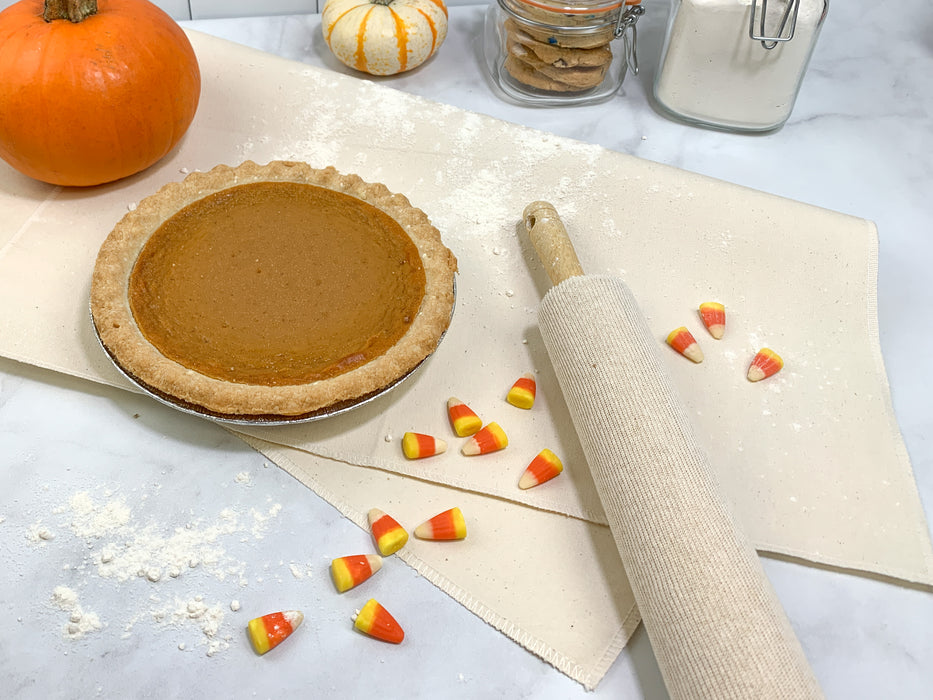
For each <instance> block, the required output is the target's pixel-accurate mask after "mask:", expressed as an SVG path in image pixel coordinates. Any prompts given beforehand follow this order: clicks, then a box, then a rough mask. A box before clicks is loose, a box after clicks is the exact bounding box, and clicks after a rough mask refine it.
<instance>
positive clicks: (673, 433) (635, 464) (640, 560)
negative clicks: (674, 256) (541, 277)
mask: <svg viewBox="0 0 933 700" xmlns="http://www.w3.org/2000/svg"><path fill="white" fill-rule="evenodd" d="M523 220H524V226H525V229H526V231H527V232H528V235H529V237H530V239H531V242H532V245H533V246H534V248H535V251H536V252H537V255H538V257H539V259H540V260H541V262H542V264H543V265H544V267H545V269H546V271H547V273H548V276H549V277H550V279H551V282H552V284H553V285H554V286H553V287H552V288H551V289H550V290H548V292H547V293H546V294H545V296H544V299H543V300H542V302H541V306H540V309H539V312H538V322H539V326H540V329H541V335H542V337H543V338H544V344H545V346H546V348H547V352H548V355H549V357H550V359H551V362H552V364H553V365H554V370H555V373H556V375H557V378H558V381H559V383H560V386H561V391H562V392H563V395H564V399H565V401H566V403H567V406H568V408H569V410H570V414H571V417H572V419H573V423H574V427H575V428H576V431H577V435H578V436H579V438H580V443H581V445H582V446H583V451H584V453H585V455H586V459H587V462H588V464H589V467H590V471H591V472H592V475H593V480H594V482H595V484H596V488H597V491H598V492H599V495H600V498H601V500H602V504H603V508H604V510H605V511H606V516H607V519H608V521H609V526H610V529H611V531H612V535H613V538H614V539H615V542H616V546H617V547H618V550H619V555H620V556H621V558H622V563H623V565H624V567H625V571H626V574H627V575H628V578H629V582H630V584H631V587H632V591H633V593H634V597H635V601H636V603H637V605H638V608H639V611H640V613H641V616H642V621H643V622H644V625H645V629H646V631H647V633H648V637H649V639H650V640H651V645H652V648H653V649H654V653H655V656H656V657H657V661H658V666H659V667H660V670H661V674H662V676H663V678H664V682H665V685H666V686H667V690H668V692H669V694H670V696H671V697H672V698H675V700H677V699H680V698H716V699H717V700H719V699H727V698H743V699H745V698H748V699H754V700H761V699H764V698H820V697H822V696H823V695H822V691H821V690H820V687H819V684H818V683H817V680H816V678H815V676H814V674H813V671H812V669H811V668H810V665H809V663H808V662H807V659H806V657H805V655H804V653H803V649H802V648H801V646H800V642H799V640H798V639H797V637H796V635H795V634H794V631H793V629H792V628H791V626H790V622H789V621H788V619H787V616H786V614H785V612H784V610H783V608H782V607H781V604H780V601H779V600H778V599H777V596H776V595H775V593H774V591H773V589H772V587H771V585H770V582H769V581H768V579H767V577H766V576H765V574H764V571H763V569H762V567H761V562H760V561H759V559H758V555H757V553H756V552H755V549H754V547H753V546H752V544H751V542H749V540H748V539H747V538H746V536H745V535H744V533H743V532H742V530H741V529H740V528H739V526H738V524H737V523H736V520H735V518H734V516H733V514H732V512H731V510H730V508H729V507H728V505H727V503H726V502H725V500H724V499H723V498H722V496H721V494H720V493H719V489H718V487H717V484H716V482H715V478H714V476H713V471H712V468H711V465H710V462H709V458H708V456H707V455H706V453H705V451H704V450H703V448H702V447H701V446H700V444H699V442H698V441H697V438H696V435H695V431H694V429H693V426H692V425H691V422H690V419H689V417H688V415H687V411H686V408H685V407H684V404H683V402H682V401H681V400H680V398H679V397H678V396H677V392H676V390H675V388H674V385H673V382H672V380H671V379H670V377H669V375H668V372H667V370H666V368H665V367H664V364H663V361H662V359H661V357H660V354H659V353H658V348H659V342H658V341H657V339H655V338H654V337H653V336H652V334H651V331H650V329H649V328H648V325H647V323H646V322H645V320H644V317H643V316H642V314H641V311H640V309H639V307H638V304H637V302H636V301H635V298H634V297H633V295H632V293H631V291H630V290H629V289H628V287H627V286H626V285H625V284H624V283H623V282H622V281H621V280H619V279H616V278H613V277H608V276H595V275H594V276H588V275H585V274H584V272H583V269H582V267H581V265H580V262H579V260H578V258H577V255H576V252H575V251H574V248H573V244H572V243H571V241H570V238H569V236H568V235H567V231H566V229H565V228H564V225H563V223H562V222H561V219H560V217H559V216H558V214H557V211H556V210H555V209H554V207H553V206H552V205H550V204H548V203H547V202H533V203H532V204H529V205H528V206H527V207H526V208H525V211H524V215H523Z"/></svg>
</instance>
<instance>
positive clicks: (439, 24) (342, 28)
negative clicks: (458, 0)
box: [321, 0, 447, 75]
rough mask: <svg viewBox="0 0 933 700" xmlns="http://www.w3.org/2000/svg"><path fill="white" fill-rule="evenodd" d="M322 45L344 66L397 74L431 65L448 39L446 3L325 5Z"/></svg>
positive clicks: (349, 0)
mask: <svg viewBox="0 0 933 700" xmlns="http://www.w3.org/2000/svg"><path fill="white" fill-rule="evenodd" d="M321 27H322V30H323V32H324V40H325V41H326V42H327V45H328V46H329V47H330V50H331V51H333V53H334V55H335V56H336V57H337V58H338V59H339V60H340V61H341V62H342V63H344V64H345V65H347V66H349V67H350V68H355V69H356V70H358V71H362V72H364V73H369V74H371V75H395V74H396V73H402V72H403V71H407V70H411V69H412V68H416V67H418V66H420V65H421V64H422V63H424V62H425V61H426V60H428V59H429V58H430V57H431V56H432V55H434V52H435V51H437V49H438V47H440V45H441V44H442V43H443V41H444V39H445V38H446V37H447V7H446V6H445V5H444V2H443V0H327V2H325V3H324V11H323V13H322V15H321Z"/></svg>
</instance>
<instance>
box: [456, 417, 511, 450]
mask: <svg viewBox="0 0 933 700" xmlns="http://www.w3.org/2000/svg"><path fill="white" fill-rule="evenodd" d="M508 444H509V438H508V436H506V434H505V431H504V430H503V429H502V428H500V427H499V424H498V423H490V424H489V425H487V426H486V427H485V428H483V429H482V430H480V431H479V432H478V433H476V435H474V436H473V437H471V438H470V439H469V440H468V441H467V442H466V443H465V444H464V445H463V447H461V448H460V451H461V452H462V453H463V454H465V455H466V456H467V457H473V456H474V455H485V454H489V453H490V452H496V451H497V450H503V449H505V448H506V447H507V446H508Z"/></svg>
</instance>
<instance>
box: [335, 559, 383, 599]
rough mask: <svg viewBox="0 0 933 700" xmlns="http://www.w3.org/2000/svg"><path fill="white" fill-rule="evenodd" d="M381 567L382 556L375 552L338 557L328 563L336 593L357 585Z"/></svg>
mask: <svg viewBox="0 0 933 700" xmlns="http://www.w3.org/2000/svg"><path fill="white" fill-rule="evenodd" d="M381 568H382V557H380V556H378V555H376V554H355V555H353V556H349V557H338V558H337V559H334V560H333V561H332V562H331V563H330V575H331V577H332V578H333V579H334V585H335V586H336V587H337V592H338V593H343V592H344V591H349V590H350V589H351V588H354V587H355V586H359V585H360V584H361V583H363V581H365V580H366V579H368V578H369V577H370V576H372V575H373V574H374V573H376V572H377V571H379V569H381Z"/></svg>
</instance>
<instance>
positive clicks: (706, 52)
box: [654, 0, 829, 131]
mask: <svg viewBox="0 0 933 700" xmlns="http://www.w3.org/2000/svg"><path fill="white" fill-rule="evenodd" d="M828 6H829V0H672V7H671V16H670V20H669V22H668V27H667V35H666V37H665V40H664V48H663V50H662V52H661V64H660V67H659V69H658V73H657V76H656V79H655V84H654V97H655V100H656V101H657V102H658V103H659V105H660V106H661V107H662V108H663V109H664V110H666V111H668V112H670V113H671V114H672V115H673V116H675V117H677V118H680V119H682V120H685V121H687V122H691V123H695V124H701V125H705V126H712V127H715V128H720V129H726V130H729V131H770V130H772V129H777V128H779V127H780V126H782V125H783V124H784V122H785V121H787V118H788V117H789V116H790V113H791V111H792V110H793V108H794V102H795V101H796V99H797V93H798V91H799V89H800V85H801V82H802V81H803V76H804V73H805V72H806V70H807V64H808V63H809V61H810V56H811V54H812V53H813V48H814V46H815V45H816V40H817V37H818V36H819V33H820V28H821V26H822V24H823V20H824V19H825V17H826V12H827V9H828Z"/></svg>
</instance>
